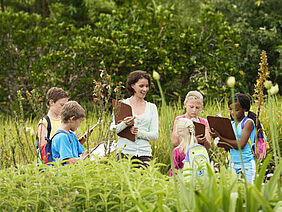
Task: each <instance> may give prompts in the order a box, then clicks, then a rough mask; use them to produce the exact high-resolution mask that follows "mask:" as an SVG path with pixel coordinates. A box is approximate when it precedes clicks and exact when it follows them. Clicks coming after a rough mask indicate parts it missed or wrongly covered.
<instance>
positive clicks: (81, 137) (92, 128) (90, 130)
mask: <svg viewBox="0 0 282 212" xmlns="http://www.w3.org/2000/svg"><path fill="white" fill-rule="evenodd" d="M98 124H100V118H99V119H98V121H97V123H96V124H94V125H93V127H91V128H90V129H89V131H86V132H85V133H84V134H83V135H82V136H80V137H79V139H78V140H79V141H80V140H81V139H83V138H84V137H85V136H86V135H87V133H88V132H92V131H93V130H94V129H95V127H97V126H98Z"/></svg>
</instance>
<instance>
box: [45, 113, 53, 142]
mask: <svg viewBox="0 0 282 212" xmlns="http://www.w3.org/2000/svg"><path fill="white" fill-rule="evenodd" d="M44 118H45V119H46V121H47V138H49V139H50V134H51V130H52V126H51V120H50V118H49V116H48V115H47V116H45V117H44Z"/></svg>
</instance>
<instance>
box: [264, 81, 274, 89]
mask: <svg viewBox="0 0 282 212" xmlns="http://www.w3.org/2000/svg"><path fill="white" fill-rule="evenodd" d="M272 86H273V85H272V82H271V81H269V80H267V81H265V85H264V87H265V88H266V89H267V90H269V89H271V87H272Z"/></svg>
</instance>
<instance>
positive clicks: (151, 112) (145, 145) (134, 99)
mask: <svg viewBox="0 0 282 212" xmlns="http://www.w3.org/2000/svg"><path fill="white" fill-rule="evenodd" d="M150 84H151V80H150V77H149V75H148V74H147V73H146V72H145V71H133V72H131V73H130V74H129V76H128V77H127V81H126V88H127V90H128V92H129V94H130V95H131V96H130V98H127V99H124V100H122V101H123V102H124V103H126V104H129V105H130V106H131V107H132V112H133V116H132V117H127V118H125V119H124V120H123V121H122V122H120V123H119V124H117V125H115V124H114V123H115V121H114V120H113V122H112V124H111V130H113V129H115V130H116V133H119V132H121V131H122V130H124V129H125V128H126V127H130V130H131V133H132V134H134V135H135V136H136V137H135V142H132V141H130V140H128V139H127V138H124V137H120V136H119V138H118V148H119V149H120V150H121V157H122V158H124V157H127V156H128V155H131V156H132V159H139V160H140V161H142V163H139V164H142V165H144V166H147V163H146V162H148V161H150V160H151V159H152V149H151V144H150V141H155V140H157V139H158V137H159V132H158V130H159V119H158V111H157V107H156V105H155V104H153V103H150V102H147V101H145V97H146V94H147V93H148V91H149V88H150ZM118 159H119V155H118Z"/></svg>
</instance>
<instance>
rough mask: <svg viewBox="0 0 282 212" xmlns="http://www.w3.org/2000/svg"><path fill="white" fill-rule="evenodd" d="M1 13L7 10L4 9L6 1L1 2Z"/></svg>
mask: <svg viewBox="0 0 282 212" xmlns="http://www.w3.org/2000/svg"><path fill="white" fill-rule="evenodd" d="M1 11H2V12H4V11H5V9H4V0H1Z"/></svg>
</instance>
